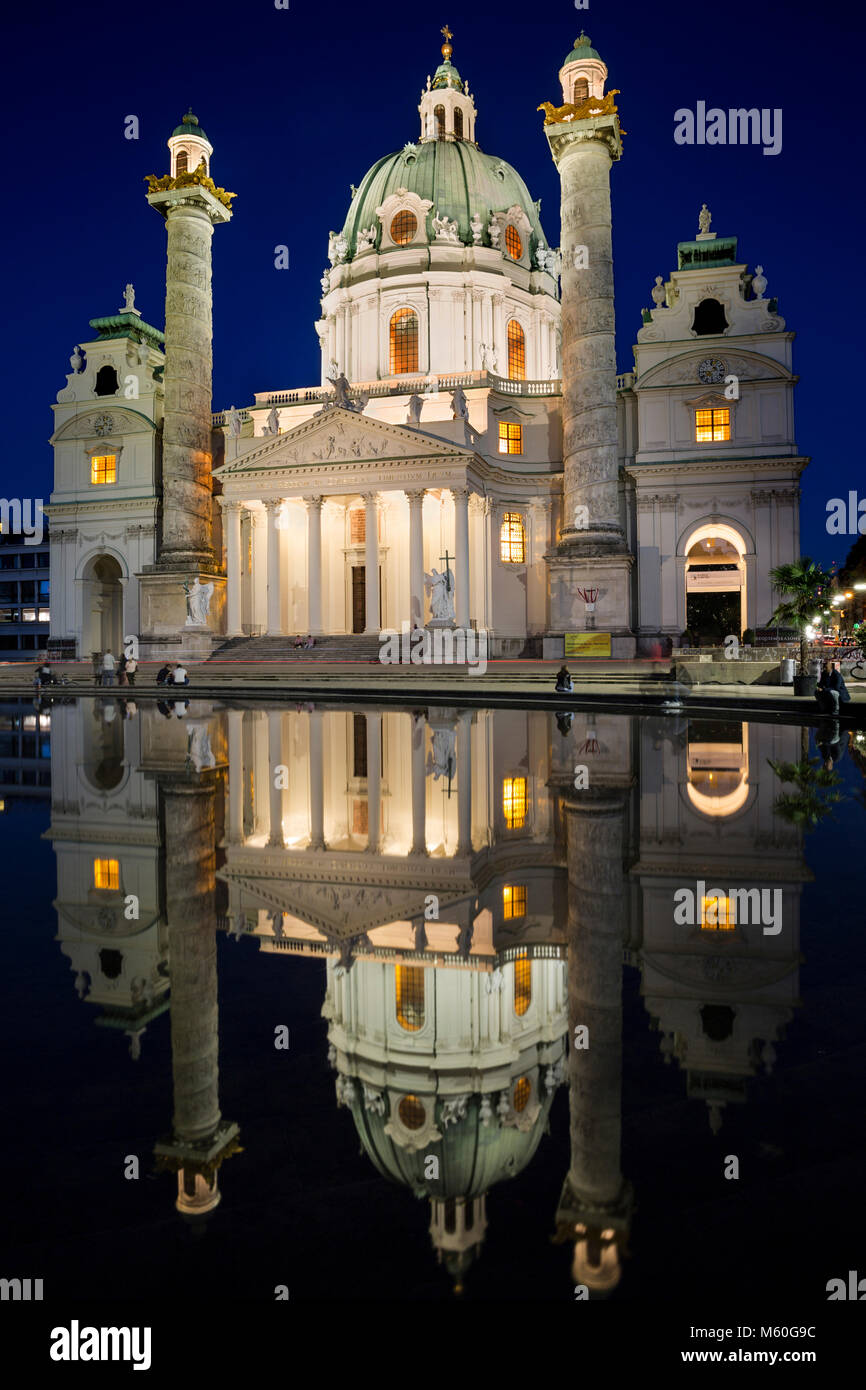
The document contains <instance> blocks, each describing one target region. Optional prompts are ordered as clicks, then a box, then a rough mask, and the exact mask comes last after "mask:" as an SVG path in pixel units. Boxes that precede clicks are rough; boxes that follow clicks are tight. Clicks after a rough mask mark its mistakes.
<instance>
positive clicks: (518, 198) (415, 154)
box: [343, 140, 548, 256]
mask: <svg viewBox="0 0 866 1390" xmlns="http://www.w3.org/2000/svg"><path fill="white" fill-rule="evenodd" d="M400 188H406V189H408V191H409V192H410V193H417V194H418V196H419V197H420V198H425V199H429V200H430V202H432V204H433V206H432V208H431V209H430V212H429V213H428V217H427V230H428V233H429V234H431V235H432V227H431V222H432V219H433V217H435V216H436V214H437V213H438V214H439V215H441V216H444V217H449V218H451V219H452V220H454V221H456V222H457V226H458V230H459V235H460V239H461V241H463V242H464V244H466V245H468V246H471V245H472V228H471V225H470V224H471V222H472V218H473V217H474V216H475V214H476V213H478V215H479V217H480V218H481V221H482V224H483V226H484V241H483V244H484V245H487V246H489V245H490V241H489V238H488V236H487V225H488V222H489V220H490V210H491V208H492V209H493V211H494V212H505V211H506V210H507V209H508V208H510V207H512V206H513V205H514V204H515V203H517V204H518V206H520V207H521V208H523V210H524V212H525V213H526V215H527V217H528V218H529V222H530V225H531V227H532V234H531V242H532V245H531V247H530V250H531V251H532V252H534V250H535V248H536V246H538V245H539V243H543V244H544V245H545V246H547V245H548V241H547V237H546V236H545V235H544V231H543V229H542V226H541V222H540V220H539V217H538V212H537V210H536V207H535V204H534V202H533V201H532V198H531V197H530V196H529V189H528V188H527V187H526V184H525V183H524V182H523V179H522V178H521V177H520V175H519V174H518V172H517V170H516V169H513V168H512V167H511V165H510V164H506V162H505V160H504V159H498V158H497V157H496V155H492V154H482V152H481V150H479V149H478V148H477V146H476V145H473V144H470V142H469V141H468V140H426V141H424V142H423V143H421V144H418V145H414V146H408V147H407V148H406V149H403V150H398V151H397V152H396V153H395V154H388V155H385V157H384V159H380V160H378V162H377V163H376V164H374V165H373V167H372V169H370V170H368V172H367V173H366V174H365V175H364V177H363V179H362V180H361V183H360V185H359V187H358V192H357V193H356V195H355V197H354V198H353V200H352V205H351V207H350V209H349V215H348V217H347V218H346V221H345V223H344V225H343V235H344V236H345V237H346V239H347V241H348V243H349V255H350V256H353V255H354V254H355V247H356V244H357V236H358V233H359V232H360V231H363V230H365V229H366V228H368V227H376V228H377V229H378V227H379V219H378V217H377V216H376V209H377V207H380V206H381V205H382V203H383V202H384V200H385V199H386V198H387V197H388V195H389V194H391V193H396V192H397V190H398V189H400ZM407 249H408V248H407Z"/></svg>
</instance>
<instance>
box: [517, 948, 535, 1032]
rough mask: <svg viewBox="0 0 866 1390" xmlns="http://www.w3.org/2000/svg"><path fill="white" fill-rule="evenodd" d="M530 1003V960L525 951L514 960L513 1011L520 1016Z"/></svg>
mask: <svg viewBox="0 0 866 1390" xmlns="http://www.w3.org/2000/svg"><path fill="white" fill-rule="evenodd" d="M531 1003H532V961H531V960H530V959H529V957H528V955H527V954H526V952H525V951H522V952H521V954H520V955H519V956H518V957H517V960H516V961H515V962H514V1012H515V1013H516V1014H517V1017H518V1018H522V1017H523V1015H524V1014H525V1013H526V1010H527V1009H528V1008H529V1006H530V1004H531Z"/></svg>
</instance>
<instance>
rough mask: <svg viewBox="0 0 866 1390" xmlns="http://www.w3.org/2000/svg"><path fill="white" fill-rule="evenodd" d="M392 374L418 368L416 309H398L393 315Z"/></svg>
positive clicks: (413, 370)
mask: <svg viewBox="0 0 866 1390" xmlns="http://www.w3.org/2000/svg"><path fill="white" fill-rule="evenodd" d="M390 338H391V375H392V376H400V374H401V373H403V372H417V370H418V315H417V314H416V313H415V310H414V309H398V310H397V312H396V314H392V316H391V325H390Z"/></svg>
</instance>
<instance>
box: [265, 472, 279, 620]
mask: <svg viewBox="0 0 866 1390" xmlns="http://www.w3.org/2000/svg"><path fill="white" fill-rule="evenodd" d="M282 505H283V498H282V497H275V498H271V499H270V500H269V501H267V502H266V503H265V508H266V510H267V513H268V636H269V637H280V636H281V635H282V631H283V624H282V619H281V617H280V558H281V555H280V552H281V550H282V547H281V544H280V540H281V532H282V528H281V525H280V509H281V507H282Z"/></svg>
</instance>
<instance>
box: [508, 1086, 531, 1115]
mask: <svg viewBox="0 0 866 1390" xmlns="http://www.w3.org/2000/svg"><path fill="white" fill-rule="evenodd" d="M531 1095H532V1087H531V1085H530V1084H529V1078H528V1077H527V1076H521V1078H520V1080H519V1081H515V1083H514V1092H513V1094H512V1097H511V1104H512V1105H513V1107H514V1109H515V1111H516V1112H517V1114H518V1115H519V1114H520V1112H521V1110H525V1109H526V1106H527V1104H528V1103H529V1097H530V1096H531Z"/></svg>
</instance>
